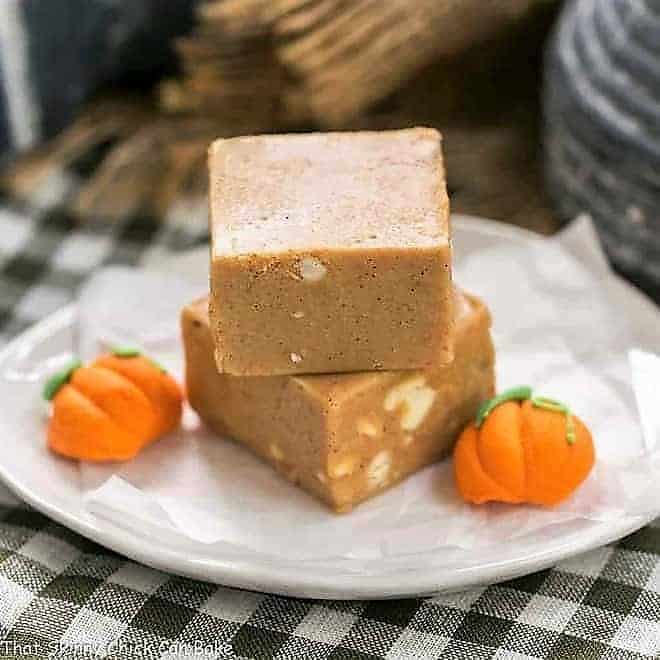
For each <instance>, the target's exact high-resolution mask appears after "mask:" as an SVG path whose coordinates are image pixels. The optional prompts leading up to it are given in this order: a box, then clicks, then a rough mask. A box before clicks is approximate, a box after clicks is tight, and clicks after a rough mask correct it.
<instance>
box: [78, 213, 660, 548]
mask: <svg viewBox="0 0 660 660" xmlns="http://www.w3.org/2000/svg"><path fill="white" fill-rule="evenodd" d="M455 251H456V258H455V278H456V281H457V283H458V284H459V285H461V286H462V287H464V288H466V289H467V290H469V291H472V292H474V293H477V294H478V295H480V296H481V297H483V298H484V300H485V301H486V302H487V304H488V305H489V307H490V309H491V311H492V314H493V319H494V324H493V336H494V340H495V344H496V348H497V373H498V385H499V389H504V388H506V387H509V386H512V385H516V384H521V383H526V384H531V385H533V386H534V387H535V390H536V391H537V392H538V393H539V394H544V395H547V396H553V397H557V398H560V399H562V400H565V401H568V402H570V404H571V406H572V408H573V409H574V411H575V412H576V414H578V415H580V416H581V417H582V418H583V419H584V420H585V422H586V423H587V424H588V425H589V426H590V427H591V429H592V432H593V436H594V439H595V442H596V448H597V456H598V461H597V465H596V467H595V469H594V470H593V472H592V474H591V476H590V477H589V478H588V480H587V481H586V482H585V484H584V485H583V486H582V487H581V488H580V489H579V491H578V492H577V493H576V494H575V496H574V497H572V498H571V499H570V500H569V501H568V502H566V503H565V504H563V505H561V506H559V507H557V508H555V509H542V508H538V507H531V506H508V505H487V506H482V507H473V506H469V505H466V504H464V503H462V502H461V501H460V500H459V499H458V498H457V496H456V493H455V489H454V484H453V478H452V472H451V462H450V461H446V462H444V463H442V464H439V465H436V466H432V467H430V468H427V469H426V470H423V471H422V472H420V473H418V474H416V475H414V476H412V477H411V478H409V479H408V480H406V481H405V482H404V483H403V484H401V485H400V486H398V487H396V488H394V489H391V490H390V491H388V492H386V493H384V494H383V495H381V496H378V497H377V498H375V499H373V500H372V501H369V502H366V503H364V504H363V505H361V506H359V507H358V508H357V509H356V510H355V511H354V512H352V513H350V514H349V515H343V516H337V515H335V514H332V513H330V512H328V511H327V510H326V509H325V508H324V507H323V506H322V505H320V504H319V503H318V502H316V501H315V500H314V499H313V498H311V497H310V496H308V495H306V494H305V493H303V492H301V491H299V490H298V489H297V488H295V487H293V486H291V485H290V484H288V483H287V482H285V481H283V480H282V479H281V478H280V477H278V476H277V475H276V474H275V473H274V472H273V471H272V470H271V469H270V468H269V467H268V466H266V465H264V464H263V463H261V462H260V461H259V460H257V459H256V458H254V457H253V456H252V455H251V454H250V453H249V452H248V451H246V450H243V449H242V448H241V447H240V446H238V445H236V444H234V443H232V442H227V441H225V440H223V439H219V438H217V437H214V436H213V435H212V434H210V433H209V432H208V431H206V430H205V429H204V428H203V427H202V426H200V424H199V422H198V420H197V418H196V416H195V414H194V413H193V412H192V411H190V410H187V411H186V414H185V418H184V424H183V428H182V429H181V431H180V432H178V433H176V434H174V435H172V436H170V437H167V438H164V439H162V440H160V441H158V442H157V443H155V444H154V445H152V446H151V447H149V448H148V449H147V450H145V451H144V452H143V453H142V454H141V455H140V456H139V457H137V459H135V460H134V461H132V462H130V463H126V464H123V465H114V466H96V465H89V464H81V465H80V468H79V470H80V484H81V489H82V492H83V493H84V497H85V501H86V506H87V508H88V510H89V511H90V512H92V513H93V514H94V515H96V516H100V517H104V518H110V519H111V520H112V521H113V522H115V523H117V524H121V525H123V526H128V527H131V528H133V529H139V530H141V531H142V532H143V533H148V532H149V530H157V533H158V535H159V536H160V537H161V538H165V537H166V538H167V539H168V542H170V543H176V542H177V540H180V541H181V542H184V541H187V540H190V539H192V540H193V541H196V542H201V543H204V544H221V545H223V546H224V547H225V548H227V547H231V548H232V549H235V550H236V551H237V552H240V551H241V549H246V550H247V549H249V550H252V551H258V552H262V553H266V554H269V555H273V556H278V557H286V558H287V559H298V560H301V561H302V560H309V561H324V560H328V559H331V558H337V557H345V558H352V559H364V560H369V559H373V558H378V557H385V556H387V557H396V556H403V555H406V554H408V553H416V552H423V551H428V550H438V551H441V550H442V549H443V548H445V549H446V548H448V547H454V548H456V547H461V548H471V547H475V546H484V545H489V544H500V543H506V542H508V541H509V540H510V539H512V538H514V537H519V536H522V535H527V534H530V533H541V530H544V529H546V528H548V527H549V526H551V525H554V524H555V523H561V522H566V521H571V520H574V519H578V518H588V519H593V520H608V519H613V518H620V517H622V516H642V515H648V514H649V513H651V512H654V511H656V512H658V513H659V514H660V446H659V443H658V438H659V437H660V406H659V405H658V401H659V398H658V394H659V392H660V358H658V357H656V355H655V354H654V353H655V352H656V351H660V345H658V344H657V343H654V342H657V337H658V333H657V331H655V330H653V329H652V328H650V327H648V325H649V324H648V322H647V321H648V319H649V318H653V312H652V311H647V314H646V316H645V317H644V318H643V319H642V318H641V317H639V318H631V317H629V314H628V313H627V312H626V310H627V309H629V306H627V305H626V304H625V303H626V300H625V297H626V296H627V295H629V294H628V293H627V292H626V290H625V289H624V290H623V291H622V289H621V287H620V286H615V284H616V283H615V284H613V283H612V279H613V276H612V275H611V273H610V271H609V269H608V267H607V264H606V261H605V259H604V257H603V255H602V253H601V252H600V249H599V248H598V243H597V239H596V238H595V234H594V232H593V228H592V226H591V224H590V222H589V220H588V219H586V218H582V219H579V220H577V221H576V222H574V223H573V224H572V225H571V226H570V227H569V228H568V229H567V230H565V231H564V232H562V233H561V234H560V235H558V236H556V237H554V238H552V239H543V238H529V237H526V236H524V235H522V234H521V237H520V239H519V240H506V239H504V238H503V237H502V235H501V234H500V233H499V232H498V231H497V230H496V229H493V230H492V231H491V230H489V229H488V228H487V227H485V226H482V227H481V228H475V226H471V225H466V226H462V224H461V223H460V222H457V223H456V224H455ZM206 259H207V255H206V251H202V252H197V253H195V254H191V255H189V256H188V257H187V258H185V259H184V260H179V261H176V262H167V263H165V264H162V263H161V264H158V266H157V268H160V269H161V270H160V272H158V271H154V270H153V269H152V268H150V269H149V270H128V269H116V268H115V269H111V270H109V271H102V272H100V273H99V274H98V275H97V276H95V277H94V278H92V280H91V281H90V282H89V283H88V284H87V286H86V287H85V288H84V290H83V291H82V293H81V297H80V303H81V323H80V328H79V342H80V347H81V350H82V351H83V352H84V354H85V356H90V355H92V354H94V353H95V352H96V351H97V350H101V349H103V348H106V347H107V346H108V345H111V344H114V343H117V342H119V343H122V344H132V345H138V346H140V347H142V348H143V349H144V350H146V351H148V352H149V353H151V354H152V355H153V356H154V357H155V358H156V359H158V360H159V361H162V362H163V363H164V364H166V365H168V366H169V367H170V368H171V369H172V371H173V372H174V373H175V374H177V375H180V373H181V367H182V356H181V347H180V343H179V330H178V313H179V310H180V308H181V307H182V306H183V305H184V304H186V303H187V302H189V301H190V300H191V299H192V298H194V297H196V296H201V295H203V294H204V291H205V289H206V286H207V280H206V278H207V264H206ZM638 406H639V410H638Z"/></svg>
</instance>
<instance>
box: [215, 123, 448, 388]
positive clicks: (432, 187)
mask: <svg viewBox="0 0 660 660" xmlns="http://www.w3.org/2000/svg"><path fill="white" fill-rule="evenodd" d="M209 172H210V206H211V237H212V247H211V300H210V313H211V323H212V327H213V329H214V335H215V346H216V352H215V355H216V360H217V364H218V369H219V371H221V372H223V373H230V374H235V375H264V376H272V375H278V374H304V373H334V372H347V371H370V370H374V369H377V370H386V369H412V368H423V367H430V366H432V365H434V364H438V363H440V362H442V363H447V362H450V361H451V357H452V346H453V343H452V341H451V329H452V320H453V314H452V312H451V299H452V297H451V263H450V261H451V259H450V256H451V250H450V241H449V203H448V199H447V192H446V186H445V177H444V168H443V162H442V149H441V138H440V134H439V133H438V132H437V131H435V130H433V129H423V128H417V129H409V130H402V131H384V132H357V133H312V134H304V135H303V134H301V135H271V136H256V137H242V138H232V139H224V140H217V141H216V142H214V143H213V144H212V146H211V148H210V151H209Z"/></svg>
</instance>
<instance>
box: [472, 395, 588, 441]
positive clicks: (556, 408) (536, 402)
mask: <svg viewBox="0 0 660 660" xmlns="http://www.w3.org/2000/svg"><path fill="white" fill-rule="evenodd" d="M530 399H531V402H532V405H533V406H534V407H535V408H542V409H543V410H550V411H552V412H558V413H563V414H564V415H565V416H566V442H568V444H569V445H572V444H575V440H576V435H575V421H574V420H573V413H572V412H571V410H570V408H569V407H568V406H567V405H566V404H565V403H562V402H561V401H557V400H556V399H549V398H548V397H546V396H532V388H531V387H529V385H519V386H518V387H512V388H511V389H509V390H505V391H504V392H502V394H498V395H497V396H496V397H493V398H492V399H488V401H484V403H482V404H481V406H480V407H479V410H478V411H477V419H476V421H475V425H476V427H477V428H479V427H481V425H482V424H483V423H484V422H485V421H486V418H487V417H488V415H490V413H491V412H493V410H494V409H495V408H497V406H499V405H500V404H502V403H504V402H505V401H528V400H530Z"/></svg>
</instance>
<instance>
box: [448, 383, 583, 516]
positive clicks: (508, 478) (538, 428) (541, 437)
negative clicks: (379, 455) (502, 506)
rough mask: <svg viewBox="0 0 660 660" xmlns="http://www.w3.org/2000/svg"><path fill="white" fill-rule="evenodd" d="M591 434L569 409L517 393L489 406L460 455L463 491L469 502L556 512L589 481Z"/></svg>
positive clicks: (459, 447) (467, 433)
mask: <svg viewBox="0 0 660 660" xmlns="http://www.w3.org/2000/svg"><path fill="white" fill-rule="evenodd" d="M594 460H595V454H594V445H593V441H592V438H591V433H590V432H589V429H587V427H586V426H585V425H584V424H583V423H582V422H581V421H580V420H579V419H578V418H577V417H575V416H574V415H573V414H572V413H571V412H570V410H569V409H568V408H567V407H566V406H565V405H563V404H561V403H559V402H557V401H554V400H552V399H546V398H542V397H532V393H531V389H530V388H528V387H520V388H514V389H512V390H508V391H507V392H504V393H503V394H501V395H500V396H498V397H495V398H494V399H491V400H490V401H488V402H486V403H485V404H484V405H483V406H482V408H481V409H480V412H479V414H478V415H477V420H476V421H475V422H474V423H472V424H470V425H469V426H468V427H467V428H466V429H465V430H464V431H463V433H462V434H461V436H460V437H459V439H458V442H457V444H456V448H455V450H454V473H455V477H456V485H457V487H458V491H459V493H460V494H461V496H462V497H463V499H465V500H466V501H468V502H472V503H474V504H482V503H484V502H490V501H497V502H509V503H514V504H515V503H522V502H527V503H530V504H541V505H546V506H552V505H554V504H558V503H559V502H561V501H563V500H565V499H566V498H567V497H568V496H569V495H571V493H573V491H574V490H575V489H576V488H577V487H578V486H579V485H580V484H581V483H582V482H583V481H584V480H585V479H586V478H587V476H588V474H589V472H590V471H591V468H592V467H593V464H594Z"/></svg>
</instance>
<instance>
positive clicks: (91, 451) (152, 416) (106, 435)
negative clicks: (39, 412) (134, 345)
mask: <svg viewBox="0 0 660 660" xmlns="http://www.w3.org/2000/svg"><path fill="white" fill-rule="evenodd" d="M44 396H45V398H47V399H48V400H52V403H53V409H52V416H51V419H50V422H49V425H48V446H49V447H50V448H51V449H52V450H53V451H55V452H57V453H58V454H62V455H63V456H67V457H69V458H77V459H80V460H85V461H125V460H128V459H130V458H133V457H134V456H135V455H136V454H137V453H138V452H139V451H140V450H141V449H142V448H143V447H144V446H145V445H147V444H149V443H150V442H152V441H153V440H155V439H156V438H158V437H160V436H161V435H165V434H166V433H168V432H170V431H172V430H174V429H175V428H176V427H177V426H178V425H179V423H180V421H181V413H182V404H183V394H182V391H181V388H180V386H179V385H178V383H177V382H176V381H175V380H174V379H173V378H172V377H171V376H169V375H168V374H167V372H165V370H164V369H162V368H161V367H159V366H158V365H157V364H155V363H154V362H152V361H151V360H149V359H148V358H146V357H143V356H142V355H140V354H139V352H137V351H134V350H132V349H117V350H116V351H114V352H113V353H112V354H107V355H102V356H100V357H99V358H98V359H96V360H95V361H94V362H93V363H92V364H90V365H88V366H83V365H82V364H81V363H80V362H75V363H73V364H72V365H70V366H69V367H68V368H67V369H65V370H64V371H62V372H60V373H59V374H56V375H55V376H54V377H53V378H51V379H50V380H49V381H48V383H47V384H46V387H45V388H44Z"/></svg>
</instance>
